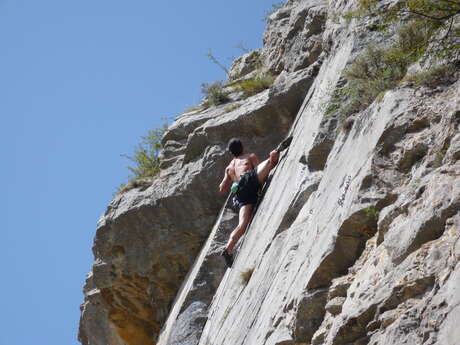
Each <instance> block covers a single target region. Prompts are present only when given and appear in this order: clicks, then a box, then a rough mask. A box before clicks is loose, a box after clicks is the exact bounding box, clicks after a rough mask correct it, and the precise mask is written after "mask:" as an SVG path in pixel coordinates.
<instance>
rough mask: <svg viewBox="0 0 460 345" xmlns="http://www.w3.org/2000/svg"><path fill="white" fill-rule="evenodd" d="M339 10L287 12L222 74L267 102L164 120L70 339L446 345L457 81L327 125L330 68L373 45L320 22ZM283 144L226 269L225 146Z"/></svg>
mask: <svg viewBox="0 0 460 345" xmlns="http://www.w3.org/2000/svg"><path fill="white" fill-rule="evenodd" d="M352 6H354V3H353V1H350V2H347V1H338V2H336V3H334V4H331V3H330V4H329V5H328V4H327V3H326V2H324V1H320V0H305V1H301V0H290V1H287V3H286V4H285V6H284V7H283V8H281V9H279V10H278V11H276V12H275V13H273V14H272V15H271V16H270V17H269V18H268V27H267V32H266V34H265V36H264V47H263V48H261V49H259V50H258V51H256V52H253V53H249V54H246V55H245V56H243V57H241V58H239V59H237V61H235V63H234V64H233V67H232V71H231V73H230V75H231V76H233V78H235V79H237V78H241V79H243V80H244V79H245V78H249V77H250V76H251V75H252V74H253V73H254V71H255V70H256V69H263V70H266V71H270V72H271V73H273V74H274V75H276V79H275V82H274V84H273V85H272V86H271V87H270V88H269V89H267V90H264V91H261V92H259V93H257V94H255V95H253V96H250V97H248V98H245V97H244V96H243V95H241V93H238V92H236V91H235V92H234V93H233V94H232V95H231V99H232V101H231V103H229V104H223V105H219V106H214V107H210V108H208V109H198V110H195V111H192V112H189V113H185V114H181V115H180V116H178V117H177V119H176V120H175V122H174V123H173V124H172V125H171V127H170V128H169V129H168V131H167V132H166V134H165V135H164V137H163V140H162V143H163V147H164V148H163V151H162V153H161V155H160V159H161V165H160V166H161V173H160V175H159V176H158V177H157V178H156V179H154V180H153V182H152V184H151V185H148V186H145V187H143V188H140V187H139V188H134V189H132V190H129V191H127V192H125V193H122V194H119V195H117V196H116V197H115V198H114V199H113V200H112V202H111V203H110V205H109V207H108V208H107V211H106V212H105V214H104V215H103V216H102V217H101V219H100V221H99V223H98V228H97V233H96V237H95V240H94V246H93V253H94V257H95V261H94V265H93V268H92V271H91V272H90V274H89V275H88V277H87V280H86V283H85V287H84V294H85V301H84V303H83V304H82V307H81V310H82V316H81V321H80V332H79V340H80V341H81V343H82V344H83V345H125V344H126V345H147V344H161V345H173V344H174V345H197V344H200V345H218V344H225V345H228V344H232V345H237V344H250V345H257V344H266V345H269V344H272V345H282V344H283V345H287V344H298V345H301V344H314V345H323V344H324V345H342V344H343V345H346V344H355V345H358V344H372V345H377V344H379V345H384V344H385V345H389V344H395V345H396V344H414V345H415V344H431V345H435V344H436V345H456V344H459V343H460V331H459V328H458V327H456V326H457V324H458V321H459V320H460V307H459V305H460V292H459V291H460V290H459V287H458V286H459V283H460V264H459V258H460V242H459V240H458V239H459V237H460V161H459V159H460V134H459V133H460V81H459V73H458V72H457V73H456V74H454V75H453V76H452V78H451V80H450V81H449V83H447V84H443V85H440V86H438V87H436V88H432V87H424V86H418V87H414V86H413V85H411V84H410V83H409V82H406V83H402V84H400V85H399V86H397V87H396V88H394V89H392V90H390V91H387V92H386V93H385V94H384V95H383V96H382V97H381V98H379V99H377V100H376V101H374V103H372V104H371V105H370V106H368V107H367V108H366V109H365V110H363V111H361V112H359V113H356V114H355V115H354V116H353V117H352V118H350V119H349V120H348V122H347V123H346V124H345V125H344V124H341V123H340V121H339V119H337V118H335V117H334V116H332V117H331V116H328V114H327V113H326V111H325V110H326V105H327V103H328V101H329V100H330V99H331V97H332V93H333V90H334V89H335V88H336V86H337V85H339V84H340V82H341V78H342V73H343V70H344V68H345V67H346V66H347V65H348V64H350V62H351V61H353V59H354V58H355V57H356V56H357V55H358V54H359V53H360V52H361V51H362V50H363V48H364V47H365V46H366V44H367V43H368V42H371V41H376V42H378V41H382V40H383V39H384V38H385V37H384V36H383V34H381V33H379V32H375V31H372V30H371V29H369V27H368V25H366V23H365V22H362V21H357V20H352V21H351V23H348V22H346V21H344V20H336V18H334V16H333V14H336V13H344V12H345V11H347V10H349V9H350V8H352ZM288 133H290V134H292V135H293V136H294V139H293V142H292V144H291V147H290V148H289V150H287V151H286V152H285V153H283V155H282V157H281V160H280V162H279V164H278V166H277V167H276V169H275V170H274V172H273V174H272V175H271V177H270V179H269V185H268V188H267V189H266V191H265V194H264V197H263V199H262V201H261V203H260V205H259V207H258V209H257V212H256V213H255V216H254V219H253V220H252V223H251V224H250V227H249V228H248V230H247V232H246V235H245V237H244V238H243V239H242V240H241V241H240V244H239V248H238V251H237V252H238V255H237V257H236V261H235V263H234V266H233V267H232V269H231V270H226V268H225V266H224V263H223V260H222V258H221V257H220V256H219V255H218V252H219V250H220V249H221V248H222V246H223V245H224V244H225V242H226V240H227V238H228V235H229V233H230V232H231V230H232V229H233V228H234V226H235V224H236V223H237V218H238V215H237V213H235V210H233V209H232V207H231V203H230V202H229V200H228V199H227V201H226V199H225V196H219V195H218V194H217V185H218V183H219V181H220V179H221V178H222V174H223V171H224V167H225V166H226V164H227V163H228V161H229V159H230V157H229V156H228V154H226V152H225V145H226V143H227V141H228V140H229V139H230V138H231V137H234V136H238V137H240V138H242V140H243V141H244V142H245V143H246V146H247V150H248V151H253V152H256V153H257V154H258V155H259V156H260V157H264V156H266V155H267V153H268V152H269V151H270V150H271V149H272V148H273V147H275V146H276V144H277V143H278V142H279V141H280V140H281V139H282V138H283V137H285V136H286V135H287V134H288Z"/></svg>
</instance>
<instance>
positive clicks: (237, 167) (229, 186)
mask: <svg viewBox="0 0 460 345" xmlns="http://www.w3.org/2000/svg"><path fill="white" fill-rule="evenodd" d="M291 141H292V137H288V138H287V139H285V140H284V141H283V142H282V143H281V144H280V145H279V146H278V148H277V149H276V150H274V151H272V152H270V157H269V158H268V159H266V160H264V161H263V162H262V163H260V162H259V159H258V158H257V156H256V155H255V154H254V153H250V154H247V153H243V144H242V143H241V141H240V140H238V139H236V138H233V139H231V140H230V141H229V143H228V150H229V151H230V152H231V154H232V155H233V157H234V158H233V160H232V161H231V162H230V164H229V165H228V166H227V167H226V168H225V175H224V178H223V180H222V182H221V183H220V185H219V191H220V192H221V193H228V192H229V191H230V190H231V191H232V192H233V193H235V196H234V197H233V203H234V204H235V205H236V206H238V207H239V208H240V211H239V223H238V226H237V227H236V228H235V229H234V230H233V231H232V233H231V235H230V238H229V240H228V242H227V245H226V248H225V249H224V250H223V251H222V256H223V257H224V258H225V262H226V264H227V266H228V267H231V266H232V264H233V255H232V254H233V249H234V248H235V245H236V243H237V242H238V240H239V239H240V237H241V236H242V235H243V234H244V232H245V231H246V228H247V226H248V224H249V222H250V221H251V218H252V211H253V208H254V205H255V204H256V203H257V198H258V192H259V189H260V187H261V186H262V185H263V183H264V181H265V179H266V178H267V176H268V174H269V173H270V171H271V170H272V169H273V168H274V167H275V165H276V164H277V163H278V160H279V155H280V152H281V151H282V150H284V149H286V148H287V147H288V146H289V145H290V143H291Z"/></svg>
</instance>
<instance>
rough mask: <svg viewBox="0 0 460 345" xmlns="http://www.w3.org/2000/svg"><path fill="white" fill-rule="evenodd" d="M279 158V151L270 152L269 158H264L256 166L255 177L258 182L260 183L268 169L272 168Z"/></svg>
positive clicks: (262, 181) (265, 176)
mask: <svg viewBox="0 0 460 345" xmlns="http://www.w3.org/2000/svg"><path fill="white" fill-rule="evenodd" d="M279 158H280V153H279V152H278V151H272V152H270V158H268V159H266V160H264V161H263V162H262V163H260V164H259V165H258V166H257V178H258V180H259V183H260V184H261V185H262V184H263V183H264V181H265V179H266V178H267V176H268V174H269V173H270V170H272V169H273V168H274V167H275V165H276V164H278V160H279Z"/></svg>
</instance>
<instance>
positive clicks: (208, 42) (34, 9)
mask: <svg viewBox="0 0 460 345" xmlns="http://www.w3.org/2000/svg"><path fill="white" fill-rule="evenodd" d="M273 2H274V1H270V0H251V1H247V0H234V1H223V0H222V1H211V0H201V1H175V2H169V1H153V0H150V1H147V0H135V1H120V0H110V1H109V0H92V1H89V0H78V1H77V0H74V1H70V0H41V1H35V0H0V44H1V54H0V116H1V126H0V140H1V142H0V155H1V158H2V164H1V169H0V180H1V181H2V182H3V185H4V187H3V188H2V189H3V191H4V193H3V197H2V198H1V199H0V210H1V215H2V216H1V218H0V219H1V220H0V228H1V234H2V238H1V243H2V248H1V251H0V262H1V266H0V267H1V277H2V280H1V284H0V301H1V302H0V305H1V309H2V312H1V313H0V324H1V325H2V327H1V329H2V331H1V332H0V345H32V344H34V345H55V344H56V345H57V344H59V345H63V344H66V345H70V344H77V343H78V342H77V340H76V337H77V329H78V320H79V316H80V312H79V305H80V303H81V302H82V300H83V295H82V292H81V290H82V286H83V283H84V279H85V276H86V273H87V272H88V271H89V269H90V267H91V263H92V259H93V256H92V253H91V246H92V239H93V237H94V234H95V229H96V222H97V219H98V218H99V216H100V215H101V214H102V213H103V211H104V209H105V207H106V206H107V204H108V202H109V201H110V199H111V197H112V194H113V192H114V191H115V190H116V188H117V186H118V185H120V184H121V183H123V182H125V181H126V178H127V176H128V173H129V172H128V171H127V169H126V165H127V164H128V163H129V162H128V161H127V160H126V159H125V158H123V157H121V156H120V154H130V153H132V150H133V148H134V147H135V145H136V144H137V143H138V142H139V137H140V136H142V135H144V134H146V132H147V131H148V129H151V128H154V127H157V126H160V125H161V124H162V122H163V120H162V118H165V117H174V116H175V115H177V114H179V113H180V112H181V111H183V110H184V109H185V108H187V107H190V106H193V105H195V104H196V103H198V102H199V100H200V98H201V95H200V84H201V83H202V82H209V81H214V80H217V79H223V78H224V74H223V72H222V71H221V70H219V68H218V67H217V66H216V65H214V64H212V63H211V62H210V61H209V60H208V59H207V58H206V56H205V55H206V52H207V51H208V50H209V49H212V51H213V53H214V54H215V55H216V56H217V57H218V58H219V59H220V60H221V61H222V62H224V63H226V64H227V65H229V60H228V59H227V58H229V57H232V56H233V57H234V56H238V55H240V54H241V50H239V49H238V48H236V46H237V45H238V43H240V42H243V43H244V45H245V46H246V47H249V48H257V47H260V46H261V45H262V34H263V30H264V26H265V24H264V22H263V20H262V19H263V17H264V13H265V12H266V11H267V10H269V9H270V8H271V4H272V3H273ZM5 191H6V197H5Z"/></svg>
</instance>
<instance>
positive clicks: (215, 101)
mask: <svg viewBox="0 0 460 345" xmlns="http://www.w3.org/2000/svg"><path fill="white" fill-rule="evenodd" d="M201 92H202V93H203V94H204V95H205V96H206V104H207V105H208V106H216V105H220V104H224V103H227V102H229V101H230V98H229V97H228V92H227V91H225V90H224V83H223V82H222V81H220V80H219V81H215V82H213V83H203V84H201Z"/></svg>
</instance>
